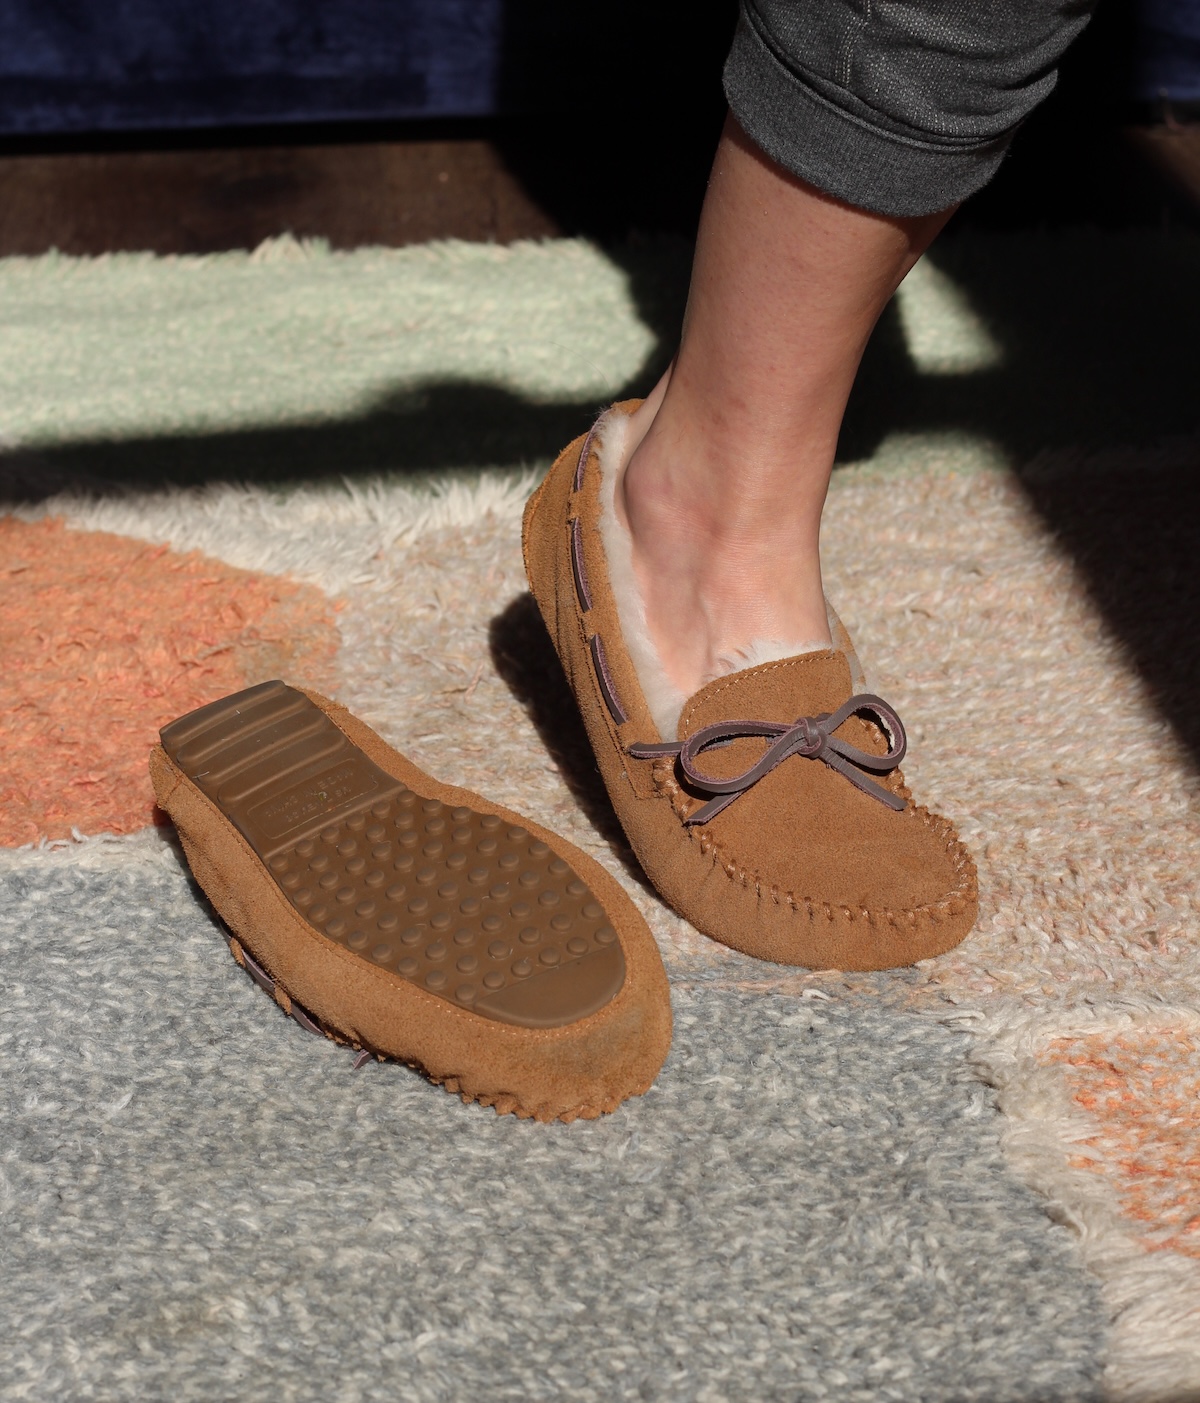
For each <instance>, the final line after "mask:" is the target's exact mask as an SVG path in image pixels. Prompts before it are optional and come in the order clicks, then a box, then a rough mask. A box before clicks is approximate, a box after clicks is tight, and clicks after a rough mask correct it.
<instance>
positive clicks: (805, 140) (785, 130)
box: [725, 13, 1013, 216]
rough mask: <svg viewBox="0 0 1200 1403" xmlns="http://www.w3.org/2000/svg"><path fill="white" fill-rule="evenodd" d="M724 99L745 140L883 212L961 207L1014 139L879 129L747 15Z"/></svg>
mask: <svg viewBox="0 0 1200 1403" xmlns="http://www.w3.org/2000/svg"><path fill="white" fill-rule="evenodd" d="M725 96H726V98H727V99H728V101H729V106H730V109H731V111H732V112H733V115H734V116H735V117H736V118H737V120H738V122H739V123H740V124H741V127H742V130H743V131H744V132H745V133H746V135H747V136H748V137H750V139H751V140H752V141H753V142H754V143H755V144H756V145H757V146H758V147H759V148H760V149H761V150H763V151H765V152H766V154H767V155H768V156H770V157H772V158H773V159H774V160H776V161H778V162H779V164H780V165H781V166H783V167H784V169H785V170H789V171H791V173H792V174H793V175H797V176H799V177H800V179H801V180H806V181H808V183H809V184H810V185H815V186H816V187H817V189H819V190H824V191H825V192H826V193H827V194H830V195H833V196H835V197H836V198H837V199H839V200H845V201H846V203H847V204H851V205H856V206H857V207H858V208H860V209H866V210H873V211H874V212H875V213H877V214H888V215H901V216H904V215H908V216H911V215H922V214H932V213H934V211H936V210H943V209H946V208H948V207H949V206H950V205H953V204H957V203H958V201H960V200H965V199H966V197H967V196H968V195H973V194H974V193H975V191H976V190H979V189H981V188H982V187H983V186H984V185H986V184H987V183H988V181H989V180H991V178H992V176H993V175H995V173H996V169H997V167H998V166H999V165H1000V162H1001V161H1002V160H1003V159H1004V153H1005V152H1006V151H1007V150H1008V145H1009V142H1010V141H1011V139H1012V136H1013V133H1012V132H1007V133H1005V135H1004V136H1002V137H1000V138H998V139H995V140H992V141H990V142H988V143H986V144H985V145H974V146H972V145H968V144H965V143H962V144H960V143H953V142H939V141H937V140H933V139H930V137H929V136H928V134H925V133H921V134H916V133H914V134H913V135H911V136H907V135H901V134H900V133H897V132H891V131H887V130H885V129H884V128H882V127H878V126H873V125H872V124H871V123H869V122H867V121H865V120H864V119H863V118H862V117H860V116H857V115H856V114H854V113H851V112H847V111H843V110H842V109H841V108H839V107H838V106H836V104H835V103H833V102H832V101H830V100H829V99H828V98H826V97H824V96H822V95H821V94H820V93H818V92H816V91H815V90H814V89H813V88H812V87H810V86H809V85H808V84H807V83H805V82H804V80H803V78H802V77H800V76H799V75H798V74H796V73H795V72H794V71H793V70H792V69H790V68H789V67H787V66H786V65H785V64H784V63H783V61H782V60H781V59H780V58H779V57H778V56H777V55H776V54H775V52H774V50H773V49H772V48H771V47H770V46H769V44H768V43H767V42H766V40H764V39H763V37H762V36H761V35H760V34H759V33H758V31H757V30H756V29H755V28H754V26H753V25H752V24H751V23H750V22H749V21H748V20H747V19H746V16H745V14H744V13H743V15H742V17H741V20H740V21H739V23H738V28H737V33H736V35H735V36H734V41H733V48H732V50H731V51H730V54H729V58H728V60H727V61H726V64H725Z"/></svg>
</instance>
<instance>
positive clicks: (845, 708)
mask: <svg viewBox="0 0 1200 1403" xmlns="http://www.w3.org/2000/svg"><path fill="white" fill-rule="evenodd" d="M864 713H865V714H866V715H868V716H873V717H874V718H875V720H876V721H878V722H879V724H880V725H881V726H882V728H883V730H884V732H885V733H886V734H887V736H888V738H889V741H890V745H889V747H888V750H887V751H886V753H885V754H883V755H872V754H871V753H870V752H869V751H867V750H860V749H859V748H858V746H856V745H851V744H850V743H849V742H848V741H844V740H840V739H839V738H838V737H837V736H836V735H834V732H835V731H836V730H837V729H838V728H839V727H840V726H841V725H842V724H843V723H844V722H845V721H848V720H849V719H850V717H851V716H854V715H858V714H864ZM746 736H763V737H764V738H766V739H769V740H770V741H771V744H770V745H769V746H768V747H767V750H766V752H765V753H764V755H763V756H762V758H761V759H760V760H759V761H758V763H757V764H754V765H751V766H750V768H749V769H748V770H744V771H743V772H742V773H741V774H740V775H736V776H734V778H733V779H716V778H715V777H713V776H711V775H706V774H705V773H704V772H703V771H702V770H699V769H697V767H696V760H697V758H698V757H699V756H701V755H703V754H704V752H705V751H706V750H712V749H714V748H715V747H717V746H722V745H728V744H729V742H730V741H734V740H740V739H742V738H743V737H746ZM907 749H908V738H907V736H906V735H905V734H904V723H903V722H902V721H901V720H900V718H899V716H897V715H896V713H895V712H894V711H893V710H892V708H891V707H890V706H889V705H888V704H887V702H885V701H884V700H883V698H882V697H876V696H873V695H871V694H870V693H869V692H861V693H859V695H858V696H854V697H851V698H850V699H849V701H845V702H843V703H842V705H841V706H839V707H838V709H837V710H836V711H834V712H822V713H821V714H820V715H819V716H801V717H798V718H797V719H796V720H795V721H793V722H792V723H791V725H790V726H789V725H786V724H782V723H780V722H776V721H716V722H714V723H713V724H712V725H711V726H704V727H702V728H701V729H700V730H698V731H697V732H696V733H695V734H694V735H690V736H688V738H687V740H684V741H662V742H659V743H656V744H653V745H651V744H635V745H631V746H630V747H629V754H630V755H632V756H633V757H634V759H636V760H652V759H654V758H655V757H656V756H659V755H675V756H678V758H679V767H680V769H681V770H682V771H683V773H684V774H685V775H686V776H687V778H688V780H689V781H690V782H691V783H692V785H693V786H694V787H695V788H696V789H698V790H700V791H701V793H703V794H711V795H713V796H714V797H713V798H712V799H710V800H709V801H708V803H707V804H704V805H702V806H701V807H700V808H699V809H697V810H696V812H695V813H694V814H691V815H690V816H689V817H688V818H686V819H685V820H684V822H685V823H687V824H689V825H690V824H695V823H707V822H708V820H709V819H710V818H715V817H716V816H717V814H719V813H720V812H721V810H722V809H724V808H726V807H727V806H728V805H730V804H732V803H733V801H734V800H735V799H736V798H737V797H738V796H739V795H740V794H745V792H746V791H747V790H748V789H750V788H751V787H752V786H753V785H756V784H757V783H758V781H759V780H760V779H762V778H763V776H764V775H768V774H770V772H771V771H772V770H773V769H774V768H775V767H776V765H781V764H782V763H783V762H784V761H785V760H787V759H789V758H790V757H791V756H793V755H801V756H803V757H804V758H805V759H807V760H820V761H822V762H823V763H824V764H826V765H828V766H829V767H830V768H831V769H834V770H837V772H838V774H840V775H845V777H846V778H847V779H848V780H849V781H850V783H851V784H853V785H855V786H856V787H857V788H858V789H861V790H862V791H863V793H864V794H869V795H870V796H871V797H872V798H873V799H878V800H879V801H880V803H882V804H886V805H887V806H888V808H889V809H896V810H901V809H903V808H904V806H905V801H904V800H903V799H901V798H900V796H899V795H897V794H893V793H892V792H891V790H890V789H885V788H884V787H883V785H881V784H876V783H875V781H874V780H873V779H869V778H868V777H867V776H866V775H865V774H863V773H862V771H863V770H869V771H871V772H872V773H873V774H880V775H882V774H889V773H890V772H891V771H892V770H894V769H895V768H896V766H897V765H898V764H899V763H900V761H901V760H903V759H904V754H905V751H906V750H907Z"/></svg>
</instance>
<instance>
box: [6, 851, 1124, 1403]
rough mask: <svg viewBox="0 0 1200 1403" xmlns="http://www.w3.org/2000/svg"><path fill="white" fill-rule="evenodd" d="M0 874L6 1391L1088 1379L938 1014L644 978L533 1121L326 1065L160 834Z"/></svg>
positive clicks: (1084, 1320) (959, 1051) (420, 1400)
mask: <svg viewBox="0 0 1200 1403" xmlns="http://www.w3.org/2000/svg"><path fill="white" fill-rule="evenodd" d="M0 884H2V885H3V888H4V903H3V908H2V916H0V922H2V930H3V938H2V941H0V946H2V952H3V953H2V959H3V963H2V965H0V969H2V970H3V1021H2V1024H0V1086H2V1088H3V1096H4V1100H5V1102H6V1107H5V1113H4V1115H5V1119H4V1126H5V1129H4V1134H3V1145H2V1154H3V1183H2V1195H3V1222H2V1226H0V1231H2V1234H3V1236H2V1246H0V1261H2V1270H0V1319H3V1320H4V1321H5V1326H4V1330H3V1334H4V1335H5V1336H6V1337H7V1343H6V1344H3V1345H0V1394H2V1395H3V1396H4V1397H5V1398H6V1399H25V1398H30V1399H49V1398H56V1399H59V1398H61V1399H72V1400H74V1399H93V1398H97V1399H99V1398H118V1397H121V1398H131V1397H136V1398H139V1399H160V1398H161V1399H171V1400H184V1403H189V1401H190V1400H197V1403H199V1400H203V1401H204V1403H209V1400H212V1399H214V1398H237V1399H239V1400H253V1399H264V1400H265V1399H272V1400H280V1399H303V1400H308V1399H312V1400H318V1399H319V1400H339V1401H341V1400H345V1403H352V1401H353V1400H359V1399H381V1400H382V1399H388V1400H413V1401H414V1403H434V1400H437V1403H441V1400H447V1403H449V1401H450V1400H454V1403H457V1401H458V1400H461V1399H463V1398H470V1397H480V1398H487V1399H513V1400H524V1399H531V1398H533V1399H541V1398H561V1397H566V1398H571V1399H584V1400H591V1399H596V1400H608V1399H626V1398H629V1399H680V1400H693V1399H697V1400H718V1399H747V1398H753V1399H756V1400H758V1399H764V1400H771V1399H789V1400H797V1399H834V1400H838V1401H839V1403H842V1400H856V1399H863V1400H868V1399H869V1400H872V1403H874V1401H875V1400H890V1399H900V1400H920V1403H935V1401H936V1400H954V1401H955V1403H966V1401H967V1400H981V1401H982V1400H986V1403H1004V1400H1013V1403H1018V1401H1019V1403H1034V1400H1044V1403H1051V1400H1053V1403H1066V1401H1067V1400H1071V1399H1092V1398H1096V1397H1098V1396H1099V1383H1098V1373H1099V1368H1100V1365H1101V1362H1102V1350H1103V1326H1102V1318H1101V1312H1100V1306H1099V1301H1098V1298H1097V1292H1096V1289H1095V1286H1094V1285H1093V1282H1092V1279H1091V1278H1090V1277H1089V1276H1088V1275H1087V1274H1086V1273H1085V1272H1084V1271H1083V1270H1082V1268H1081V1267H1080V1266H1079V1264H1078V1261H1077V1259H1076V1257H1075V1256H1074V1254H1073V1249H1072V1248H1071V1245H1070V1243H1069V1241H1068V1239H1067V1238H1066V1237H1065V1236H1064V1235H1063V1234H1062V1233H1061V1230H1060V1229H1057V1228H1055V1227H1052V1226H1051V1225H1050V1223H1049V1222H1048V1220H1047V1219H1046V1218H1045V1217H1044V1215H1043V1214H1042V1213H1041V1211H1040V1210H1039V1208H1038V1206H1037V1204H1036V1202H1035V1201H1034V1199H1033V1198H1032V1197H1031V1196H1030V1195H1029V1194H1028V1193H1027V1192H1026V1191H1025V1190H1024V1189H1022V1188H1021V1187H1020V1186H1019V1185H1017V1184H1016V1182H1015V1181H1014V1180H1013V1179H1012V1178H1011V1177H1010V1176H1009V1175H1008V1174H1007V1173H1006V1171H1005V1169H1004V1167H1003V1165H1002V1162H1001V1160H1000V1157H999V1154H998V1151H997V1148H996V1129H997V1126H996V1116H995V1113H994V1111H993V1109H992V1107H991V1105H990V1103H989V1101H988V1099H987V1094H986V1092H985V1090H984V1089H983V1088H982V1087H981V1086H980V1085H979V1084H978V1083H977V1082H975V1081H974V1080H973V1079H972V1078H971V1077H970V1075H969V1074H968V1073H967V1071H966V1069H965V1066H964V1050H965V1049H964V1045H963V1040H962V1038H961V1036H960V1035H958V1034H956V1033H953V1032H950V1031H947V1030H946V1029H945V1028H943V1027H942V1026H941V1025H940V1024H937V1023H935V1022H932V1021H930V1020H928V1019H925V1018H921V1017H918V1016H913V1015H910V1014H905V1013H899V1012H896V1011H894V1010H888V1009H887V1008H884V1007H882V1006H880V1005H879V1004H878V1003H875V1002H873V1001H871V1000H869V999H867V998H858V999H847V1000H844V1001H833V1002H827V1001H817V1000H800V999H790V998H781V997H765V996H757V995H751V994H746V993H741V992H737V991H733V990H730V989H726V988H721V987H715V986H713V985H711V984H710V985H704V986H701V985H692V986H685V987H677V988H676V991H675V1009H676V1018H677V1033H676V1039H675V1044H674V1048H673V1051H672V1053H671V1057H670V1060H669V1061H668V1063H667V1066H666V1068H665V1070H664V1071H663V1074H662V1076H661V1078H660V1080H659V1083H658V1085H657V1086H656V1087H655V1088H654V1090H653V1091H652V1092H651V1093H650V1094H649V1095H647V1096H646V1097H644V1098H642V1099H641V1100H639V1101H635V1102H632V1103H629V1104H627V1105H626V1106H625V1107H623V1108H622V1109H621V1110H620V1111H619V1112H618V1113H617V1114H616V1115H614V1116H611V1117H608V1118H605V1119H604V1120H603V1121H600V1122H592V1123H582V1124H577V1125H573V1126H551V1127H545V1126H538V1125H531V1124H525V1123H521V1122H518V1121H516V1120H514V1119H512V1118H504V1119H499V1118H497V1117H496V1116H495V1115H494V1114H493V1113H492V1112H490V1111H484V1110H481V1109H479V1108H477V1107H465V1106H463V1105H462V1104H461V1103H459V1102H458V1101H457V1100H456V1099H453V1098H451V1097H449V1096H447V1095H446V1094H445V1093H444V1092H442V1091H440V1090H437V1089H435V1088H432V1087H430V1086H428V1085H427V1084H426V1083H424V1082H423V1081H422V1080H421V1079H420V1078H419V1077H417V1076H416V1075H415V1074H413V1073H411V1072H409V1071H406V1070H405V1069H402V1068H398V1067H395V1066H391V1065H380V1064H376V1063H371V1064H369V1065H367V1066H366V1067H364V1068H362V1069H361V1070H360V1071H357V1072H355V1071H353V1070H352V1066H351V1062H352V1056H351V1054H350V1053H348V1052H347V1051H346V1050H345V1049H340V1048H336V1047H334V1046H333V1045H332V1044H329V1043H327V1042H325V1041H323V1040H321V1039H318V1038H316V1037H313V1036H311V1035H309V1034H307V1033H305V1032H303V1031H302V1030H301V1029H300V1028H299V1027H297V1026H296V1025H295V1024H294V1023H292V1022H291V1021H290V1020H288V1019H286V1018H284V1017H283V1015H282V1014H280V1013H279V1012H278V1010H277V1009H276V1008H275V1006H274V1005H273V1004H272V1003H271V1002H270V1001H269V1000H268V999H267V998H266V997H265V996H264V995H263V994H261V993H260V992H259V991H258V990H257V989H256V988H255V987H254V986H253V985H252V984H251V983H250V981H249V979H248V978H247V977H246V976H245V975H244V974H243V973H241V972H240V971H239V970H238V969H237V967H236V966H235V965H234V964H233V962H232V961H231V960H230V958H229V956H228V954H227V952H226V950H225V947H224V945H223V943H222V938H221V935H220V933H219V931H218V929H217V928H216V927H215V926H214V924H213V922H212V920H211V919H210V917H209V916H208V915H207V913H206V911H205V909H204V908H203V906H202V905H201V904H200V901H199V899H198V898H197V895H196V893H195V891H194V889H193V888H192V887H191V886H190V885H189V883H188V881H187V879H186V878H185V877H184V875H183V874H182V873H181V871H180V870H179V867H178V864H177V860H176V858H175V856H174V854H173V853H170V852H164V853H163V854H162V855H161V856H160V857H158V858H150V859H148V860H139V861H138V862H137V863H134V864H132V865H130V866H128V867H121V868H116V867H110V868H108V869H107V870H104V869H103V868H100V869H97V870H93V871H85V870H83V869H82V868H81V867H80V866H78V865H75V864H71V863H69V862H65V861H61V862H60V861H57V860H51V859H49V858H47V859H46V860H45V861H44V863H41V862H39V863H38V864H37V865H35V864H34V863H32V862H30V863H29V864H20V863H18V864H16V865H15V867H12V868H10V869H9V870H8V871H7V872H4V873H0Z"/></svg>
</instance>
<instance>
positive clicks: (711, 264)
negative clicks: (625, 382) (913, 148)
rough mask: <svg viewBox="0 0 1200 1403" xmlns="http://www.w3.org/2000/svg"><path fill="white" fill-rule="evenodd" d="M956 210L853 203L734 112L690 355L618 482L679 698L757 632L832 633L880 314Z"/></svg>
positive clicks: (722, 151) (683, 357) (688, 325)
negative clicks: (845, 444) (866, 366)
mask: <svg viewBox="0 0 1200 1403" xmlns="http://www.w3.org/2000/svg"><path fill="white" fill-rule="evenodd" d="M951 213H953V211H952V210H944V211H942V212H940V213H938V214H933V215H928V216H925V217H922V218H916V219H892V218H887V217H885V216H883V215H876V214H870V213H867V212H866V211H864V210H860V209H855V208H853V207H851V206H849V205H845V204H842V203H841V202H839V201H837V200H834V199H832V198H831V197H830V196H828V195H825V194H823V193H822V192H821V191H819V190H817V189H815V188H814V187H812V186H810V185H806V184H805V183H804V182H802V181H800V180H797V179H796V178H795V177H793V176H792V175H790V174H788V173H787V172H785V171H784V170H783V169H782V168H781V167H779V166H777V165H776V164H775V163H774V162H773V161H771V160H770V159H769V158H768V157H766V156H764V155H763V154H762V153H761V152H760V151H759V150H758V149H757V148H756V147H755V146H753V145H752V144H751V142H750V141H749V139H748V138H747V137H746V136H745V135H744V134H743V133H742V131H741V129H740V128H739V127H738V126H737V124H736V123H735V122H734V121H733V119H732V118H731V119H730V120H729V121H728V122H727V124H726V128H725V132H724V135H723V136H722V138H721V143H720V146H719V147H718V150H717V157H716V161H715V163H714V165H713V172H712V177H711V179H710V182H709V187H708V194H707V197H706V199H705V204H704V212H703V215H702V217H701V222H700V232H699V238H698V241H697V245H696V258H695V263H694V265H693V269H692V284H691V292H690V294H689V298H688V307H687V315H686V317H685V319H684V327H683V337H682V341H681V344H680V347H679V353H678V355H677V356H676V358H675V360H674V362H673V363H672V365H671V368H670V369H669V370H668V371H667V373H666V374H665V375H664V376H663V378H662V379H661V380H660V381H659V383H658V385H657V386H656V387H655V388H654V390H653V391H652V392H651V394H650V395H649V397H648V398H647V399H646V401H645V403H644V404H643V405H642V407H641V408H640V409H639V410H638V411H637V413H636V414H635V415H634V422H633V429H634V440H633V441H634V443H636V445H637V446H636V448H635V450H634V452H633V454H632V456H631V458H630V459H629V462H628V465H627V468H626V471H625V475H624V478H623V482H622V491H621V493H619V494H618V511H619V512H620V511H622V510H623V512H624V515H625V519H626V522H627V524H628V526H629V529H630V532H631V535H632V539H633V561H634V568H635V571H636V573H637V576H638V580H639V583H640V585H641V589H642V595H643V599H644V600H645V604H646V615H647V623H648V625H649V628H650V632H651V635H652V637H653V638H654V641H655V642H656V644H657V645H658V649H659V654H660V656H661V658H662V660H663V664H664V666H665V667H666V669H667V672H668V674H669V675H670V677H671V680H672V681H673V682H674V683H675V684H676V685H677V686H678V687H680V688H681V689H682V690H683V691H684V693H685V694H690V693H691V692H693V691H695V690H696V688H697V687H699V686H700V685H701V684H702V683H703V682H704V681H706V680H707V679H708V678H710V677H713V676H715V675H717V674H719V673H721V672H725V671H729V670H731V668H732V667H736V666H738V665H739V664H738V661H737V659H738V656H739V653H740V651H741V650H742V649H744V648H745V647H746V646H747V645H748V644H749V643H750V642H751V641H752V640H754V639H778V640H783V641H787V642H797V643H800V642H813V643H819V642H825V643H828V642H829V626H828V621H827V619H826V615H825V604H824V595H823V593H822V586H821V559H820V531H821V512H822V509H823V507H824V504H825V495H826V492H827V490H828V486H829V475H830V472H831V470H832V468H833V459H834V451H835V448H836V445H837V436H838V430H839V427H840V425H841V422H842V415H843V413H844V411H845V408H846V401H847V399H848V397H849V394H850V387H851V385H852V383H853V381H854V376H855V373H856V371H857V370H858V364H859V361H860V359H861V357H862V353H863V349H864V348H865V346H866V344H867V339H868V337H869V336H870V334H871V330H872V328H873V327H874V325H875V322H876V320H877V319H878V317H879V314H880V313H881V312H882V311H883V308H884V307H885V306H886V305H887V302H888V300H889V299H890V298H891V296H892V294H893V292H895V290H896V288H897V286H898V285H899V284H900V282H901V281H902V279H903V278H904V275H905V274H906V273H907V272H908V271H909V269H910V268H911V267H912V266H913V264H914V263H915V262H916V261H917V259H918V258H919V257H920V256H921V254H922V253H923V252H924V251H925V249H926V248H927V247H928V246H929V244H930V243H931V242H932V240H933V238H934V237H935V235H936V234H937V233H938V231H939V230H940V229H941V227H942V225H943V224H944V223H945V222H946V220H947V219H948V218H949V216H950V214H951Z"/></svg>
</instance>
